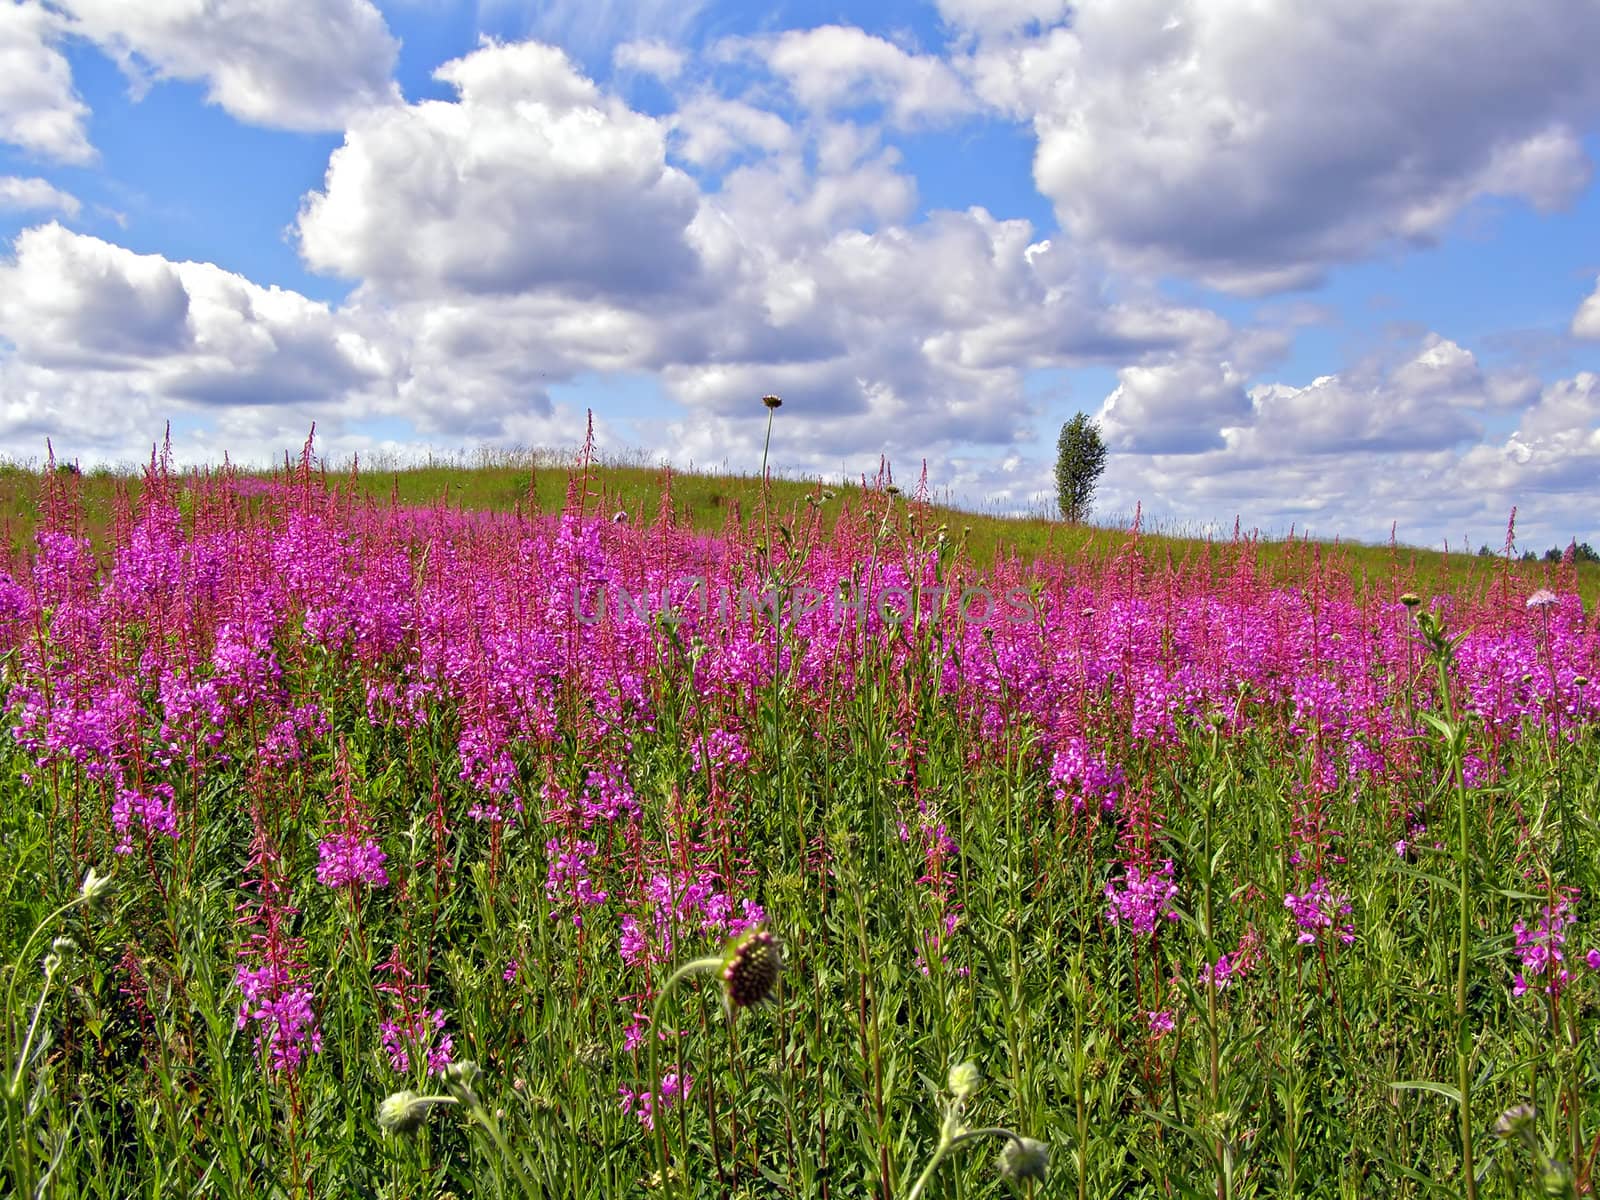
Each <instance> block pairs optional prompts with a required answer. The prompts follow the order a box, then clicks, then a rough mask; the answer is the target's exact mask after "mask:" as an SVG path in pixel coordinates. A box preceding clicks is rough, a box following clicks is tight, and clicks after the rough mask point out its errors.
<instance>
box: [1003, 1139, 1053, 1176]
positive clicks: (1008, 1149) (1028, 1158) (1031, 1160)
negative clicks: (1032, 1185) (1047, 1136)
mask: <svg viewBox="0 0 1600 1200" xmlns="http://www.w3.org/2000/svg"><path fill="white" fill-rule="evenodd" d="M997 1165H998V1166H999V1168H1000V1176H1001V1178H1002V1179H1009V1180H1011V1182H1013V1183H1020V1182H1022V1180H1024V1179H1036V1180H1038V1181H1039V1182H1040V1183H1043V1182H1044V1180H1045V1175H1046V1174H1047V1173H1048V1172H1049V1170H1050V1147H1049V1146H1048V1145H1046V1144H1045V1143H1044V1142H1041V1141H1038V1140H1037V1139H1035V1138H1028V1137H1013V1138H1008V1139H1007V1140H1006V1146H1005V1149H1004V1150H1002V1151H1000V1161H999V1163H998V1164H997Z"/></svg>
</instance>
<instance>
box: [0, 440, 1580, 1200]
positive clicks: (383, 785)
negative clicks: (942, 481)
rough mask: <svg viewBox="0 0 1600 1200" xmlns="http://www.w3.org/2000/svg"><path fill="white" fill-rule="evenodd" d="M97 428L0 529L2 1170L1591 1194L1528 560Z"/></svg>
mask: <svg viewBox="0 0 1600 1200" xmlns="http://www.w3.org/2000/svg"><path fill="white" fill-rule="evenodd" d="M77 486H78V481H77V480H76V479H74V478H73V477H72V476H71V475H70V474H67V473H63V472H55V473H52V474H48V475H46V476H45V478H44V480H43V483H42V487H43V493H42V495H41V496H40V499H39V519H38V523H37V532H36V534H35V538H34V540H35V547H36V548H35V550H34V552H33V553H31V554H30V555H28V556H26V557H25V558H19V559H17V560H14V561H12V562H11V563H10V564H9V565H8V567H7V568H6V570H5V571H4V572H0V655H3V660H0V661H3V664H4V665H3V676H0V688H3V693H4V708H5V722H6V726H7V731H8V736H7V737H5V738H4V741H3V750H0V776H3V783H0V786H3V788H4V796H5V799H4V802H3V804H0V881H3V885H0V960H3V962H4V964H5V975H4V980H3V983H4V986H5V989H6V993H5V994H6V1007H5V1029H4V1042H3V1049H4V1052H5V1056H4V1059H3V1061H0V1068H3V1070H4V1085H3V1092H4V1135H3V1138H0V1150H3V1154H4V1162H3V1168H0V1169H3V1171H4V1183H3V1184H0V1194H7V1195H18V1196H22V1195H42V1196H54V1195H60V1196H73V1197H77V1196H84V1197H90V1196H92V1197H107V1198H119V1200H120V1198H123V1197H130V1196H149V1197H155V1196H161V1197H178V1196H206V1197H210V1196H221V1197H262V1196H291V1197H315V1196H328V1197H346V1196H352V1197H353V1196H365V1197H392V1198H395V1200H399V1198H410V1197H444V1196H457V1197H477V1196H498V1195H506V1196H520V1195H541V1196H543V1195H548V1196H552V1197H571V1198H573V1200H578V1198H580V1197H597V1198H598V1197H620V1196H628V1195H673V1196H688V1195H693V1196H699V1197H722V1196H733V1197H758V1196H773V1197H789V1196H793V1197H808V1198H809V1197H824V1198H825V1197H841V1198H843V1197H880V1198H882V1200H891V1198H894V1197H903V1196H907V1195H921V1196H926V1197H935V1196H940V1197H977V1196H987V1195H996V1194H1003V1193H1005V1192H1006V1190H1007V1189H1015V1191H1016V1192H1017V1194H1023V1195H1035V1196H1045V1195H1050V1196H1074V1197H1079V1198H1084V1197H1095V1198H1097V1200H1100V1198H1106V1197H1161V1198H1166V1197H1216V1198H1219V1200H1227V1198H1230V1197H1251V1196H1274V1197H1278V1196H1307V1197H1310V1196H1329V1197H1402V1196H1404V1197H1418V1198H1421V1197H1429V1196H1450V1197H1459V1196H1469V1197H1473V1198H1476V1197H1478V1196H1483V1197H1490V1196H1494V1197H1511V1196H1535V1195H1543V1194H1550V1195H1585V1194H1591V1193H1592V1191H1593V1184H1592V1181H1591V1168H1592V1167H1593V1166H1594V1163H1595V1159H1596V1150H1597V1146H1600V1076H1597V1065H1600V920H1597V916H1600V913H1597V909H1596V906H1595V902H1596V899H1597V898H1600V827H1597V817H1600V802H1597V788H1600V770H1597V767H1600V743H1597V739H1596V735H1595V728H1596V716H1597V713H1600V695H1597V694H1596V688H1597V687H1600V684H1597V685H1590V684H1589V680H1590V679H1591V678H1594V679H1600V658H1597V655H1600V629H1597V625H1596V620H1595V615H1594V614H1593V613H1592V612H1591V613H1585V612H1584V610H1583V604H1582V602H1581V600H1580V599H1579V598H1578V596H1577V594H1576V592H1575V589H1574V587H1573V586H1572V581H1571V577H1570V570H1568V569H1567V568H1545V567H1542V566H1541V567H1537V568H1535V567H1530V566H1525V565H1524V564H1520V563H1517V562H1515V561H1514V559H1513V558H1512V556H1511V555H1509V554H1508V555H1507V556H1506V558H1505V559H1504V560H1502V562H1501V564H1500V566H1499V568H1498V569H1497V570H1496V571H1495V572H1494V573H1493V574H1492V576H1484V575H1482V574H1481V573H1480V574H1478V575H1476V576H1474V577H1473V578H1474V579H1475V580H1476V581H1477V582H1476V583H1474V584H1473V585H1472V586H1470V587H1469V586H1465V585H1463V586H1460V587H1445V588H1439V587H1435V586H1422V585H1421V583H1420V582H1419V581H1415V580H1412V579H1410V578H1408V577H1407V576H1406V575H1405V573H1404V570H1403V568H1402V567H1400V566H1399V565H1397V566H1396V570H1395V572H1394V574H1393V575H1392V576H1391V577H1389V578H1385V579H1382V580H1370V579H1355V578H1352V576H1351V575H1350V574H1349V573H1348V572H1346V571H1344V570H1342V569H1341V568H1340V566H1339V564H1338V563H1336V562H1334V561H1331V559H1330V560H1325V559H1324V557H1323V555H1322V554H1321V553H1320V552H1319V551H1317V550H1316V548H1314V547H1310V548H1308V549H1307V552H1306V554H1305V558H1304V567H1303V571H1302V572H1301V577H1300V578H1299V579H1298V580H1297V581H1296V582H1295V584H1294V585H1293V586H1283V585H1280V584H1274V583H1272V582H1270V581H1269V580H1268V579H1267V578H1265V577H1264V576H1263V575H1262V574H1261V573H1260V572H1259V570H1258V566H1257V548H1256V547H1255V546H1254V545H1253V544H1252V543H1250V542H1249V541H1244V540H1237V539H1236V540H1235V541H1234V542H1232V543H1229V544H1219V545H1216V546H1211V547H1203V548H1200V549H1198V550H1197V551H1196V553H1195V554H1194V555H1192V556H1190V557H1189V558H1187V559H1184V560H1181V561H1179V560H1175V559H1173V558H1171V557H1167V556H1156V555H1152V554H1149V553H1147V551H1146V549H1145V548H1144V546H1143V545H1142V544H1141V541H1140V538H1139V536H1138V534H1137V531H1135V532H1132V533H1130V535H1129V536H1128V539H1127V544H1126V546H1125V547H1124V549H1123V550H1122V552H1121V553H1120V554H1118V555H1116V556H1114V557H1113V558H1111V559H1109V560H1105V561H1101V562H1089V561H1088V560H1077V561H1061V560H1051V559H1048V558H1045V559H1041V560H1039V561H1036V562H1029V563H1024V562H1021V561H1019V560H1015V559H1005V558H1001V559H999V560H997V561H994V562H987V563H978V562H974V561H973V560H972V558H971V556H970V555H969V554H968V553H967V552H966V550H965V548H964V546H963V545H962V544H961V539H960V536H959V533H958V532H956V531H951V530H946V529H945V528H943V527H931V526H930V523H929V521H928V520H926V519H925V510H924V509H923V507H922V505H921V501H920V496H919V495H905V494H899V493H897V492H895V491H893V490H891V489H889V488H886V487H883V486H878V487H871V486H867V487H862V488H860V489H854V490H852V491H850V492H848V493H841V494H838V495H835V494H832V493H829V492H825V491H823V490H822V489H820V488H819V489H817V490H816V492H815V493H814V494H813V495H812V496H811V498H810V499H809V500H808V501H807V502H806V503H805V504H804V505H802V506H799V507H798V508H796V509H795V510H794V511H792V512H778V511H770V512H769V511H762V510H758V511H755V512H754V513H749V514H746V516H745V518H744V519H740V518H739V517H738V516H737V515H736V514H735V515H730V519H729V523H728V526H727V528H726V530H725V531H724V533H723V534H722V535H720V536H716V537H707V536H704V535H702V534H697V533H694V532H692V531H690V530H688V529H685V528H683V527H681V526H679V525H677V524H675V523H674V521H673V520H672V518H671V513H672V511H673V510H672V504H671V496H670V482H669V483H668V484H666V485H664V487H665V489H666V490H664V492H663V498H662V504H661V511H660V515H659V516H657V515H654V514H651V513H647V512H633V513H613V512H612V511H610V509H609V505H607V504H606V503H605V502H604V500H603V498H596V497H593V496H591V495H590V489H589V486H588V482H587V479H586V477H585V476H584V475H583V473H582V472H581V471H579V472H577V473H575V474H574V476H573V481H572V484H571V488H570V492H569V499H568V503H567V505H566V508H565V510H564V511H563V512H561V513H556V514H541V513H529V512H526V511H522V512H512V513H507V514H488V513H482V512H471V511H461V510H458V509H454V508H451V507H448V506H446V505H443V504H440V505H437V506H433V507H416V506H404V505H400V504H398V503H390V504H380V503H376V502H373V501H371V500H370V499H367V498H365V497H364V496H363V494H362V493H361V492H360V491H359V490H358V489H356V488H355V487H354V486H353V481H350V482H347V481H343V480H338V479H335V480H328V479H326V478H324V477H323V476H321V475H320V474H319V473H318V472H316V471H314V470H313V469H312V460H311V459H310V457H309V451H308V457H307V458H306V459H305V460H304V461H303V462H302V464H301V466H300V469H299V470H298V471H293V470H286V471H285V472H284V473H283V474H282V475H281V477H280V478H278V479H277V480H275V481H273V482H265V481H262V480H259V479H254V478H247V477H242V476H238V475H235V474H233V473H231V472H228V471H223V472H220V473H216V474H212V475H208V476H204V477H180V476H177V475H175V474H172V473H170V472H169V471H167V470H166V469H165V468H164V466H163V464H162V462H160V461H157V462H155V463H154V464H153V465H152V469H151V471H150V473H149V474H148V476H147V478H146V479H145V480H144V483H143V485H142V487H140V488H139V489H138V490H137V500H136V501H135V500H134V499H133V498H132V495H133V493H132V492H131V491H130V493H129V498H128V499H126V500H125V501H124V502H123V503H122V504H121V505H119V507H118V511H117V513H116V515H115V520H114V522H113V527H112V530H111V534H110V536H109V539H108V544H107V545H105V546H104V547H103V548H95V547H93V546H92V544H91V542H90V540H89V538H88V537H87V536H85V526H84V520H83V512H82V507H81V504H80V502H79V498H78V496H77V492H76V488H77ZM830 509H831V511H829V510H830ZM825 514H826V521H825V520H824V516H825ZM1535 570H1537V571H1538V572H1539V574H1537V575H1535V574H1532V573H1531V572H1533V571H1535ZM1547 570H1548V572H1549V573H1548V575H1547V574H1545V572H1546V571H1547ZM1523 572H1528V573H1527V574H1524V573H1523ZM1413 587H1415V588H1416V589H1417V591H1418V592H1420V593H1422V594H1420V595H1414V594H1411V591H1410V589H1411V588H1413ZM685 964H689V965H690V966H691V967H692V969H691V970H689V971H687V972H680V973H679V974H677V975H676V976H675V972H679V968H681V967H683V966H684V965H685ZM669 981H670V982H669ZM1046 1151H1048V1163H1047V1164H1046V1162H1045V1161H1044V1155H1045V1152H1046ZM930 1167H932V1168H933V1169H932V1170H930V1169H929V1168H930ZM997 1168H999V1169H998V1171H997Z"/></svg>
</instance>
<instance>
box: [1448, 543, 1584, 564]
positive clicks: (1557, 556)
mask: <svg viewBox="0 0 1600 1200" xmlns="http://www.w3.org/2000/svg"><path fill="white" fill-rule="evenodd" d="M1567 550H1570V551H1571V552H1572V561H1573V562H1600V554H1597V553H1596V552H1595V548H1594V547H1593V546H1591V545H1589V543H1588V542H1580V541H1577V540H1574V541H1573V542H1572V543H1571V544H1570V545H1568V546H1567ZM1567 550H1563V549H1561V547H1559V546H1551V547H1550V549H1548V550H1546V551H1545V552H1544V554H1543V555H1540V554H1539V553H1538V552H1537V551H1534V550H1524V551H1523V552H1522V561H1523V562H1539V561H1540V560H1541V559H1542V560H1543V561H1544V562H1547V563H1558V562H1560V561H1561V560H1562V559H1563V558H1565V557H1566V554H1567ZM1499 553H1500V552H1499V551H1498V550H1491V549H1489V547H1488V546H1479V547H1478V557H1479V558H1494V557H1495V556H1496V555H1497V554H1499Z"/></svg>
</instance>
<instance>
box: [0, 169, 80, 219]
mask: <svg viewBox="0 0 1600 1200" xmlns="http://www.w3.org/2000/svg"><path fill="white" fill-rule="evenodd" d="M81 207H82V205H80V204H79V203H78V198H77V197H76V196H73V195H69V194H68V193H66V192H63V191H62V190H61V189H59V188H57V187H54V186H52V185H51V184H50V183H49V182H48V181H47V180H44V179H21V178H19V177H17V176H15V175H0V211H5V210H6V209H11V210H12V211H16V212H41V211H43V212H50V211H55V212H64V213H66V214H67V215H68V216H69V217H75V216H77V215H78V210H79V209H80V208H81Z"/></svg>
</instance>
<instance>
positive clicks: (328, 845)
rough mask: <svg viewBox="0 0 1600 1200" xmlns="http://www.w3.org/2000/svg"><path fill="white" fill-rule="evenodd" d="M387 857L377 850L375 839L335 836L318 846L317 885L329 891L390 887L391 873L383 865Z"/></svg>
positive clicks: (355, 834)
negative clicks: (348, 887) (362, 886)
mask: <svg viewBox="0 0 1600 1200" xmlns="http://www.w3.org/2000/svg"><path fill="white" fill-rule="evenodd" d="M388 857H389V856H388V855H387V854H385V853H384V852H383V851H382V850H381V849H379V848H378V842H377V839H376V838H372V837H364V836H362V835H361V834H359V833H336V834H334V835H333V836H332V837H330V838H324V839H323V840H322V841H320V842H318V843H317V882H318V883H324V884H326V885H327V886H328V887H344V886H346V885H347V884H357V883H364V884H366V885H367V886H368V887H387V886H389V873H388V872H387V871H386V870H384V867H383V864H384V863H385V862H386V861H387V860H388Z"/></svg>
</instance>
